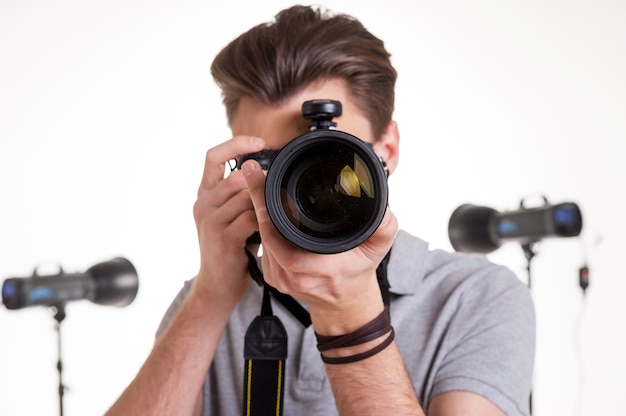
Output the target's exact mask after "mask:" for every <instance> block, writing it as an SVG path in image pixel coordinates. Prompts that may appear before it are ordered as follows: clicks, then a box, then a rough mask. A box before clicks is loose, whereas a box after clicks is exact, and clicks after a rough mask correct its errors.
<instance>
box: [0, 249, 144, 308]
mask: <svg viewBox="0 0 626 416" xmlns="http://www.w3.org/2000/svg"><path fill="white" fill-rule="evenodd" d="M138 285H139V279H138V277H137V271H136V270H135V267H134V266H133V265H132V263H131V262H130V261H128V260H127V259H125V258H123V257H116V258H114V259H112V260H109V261H105V262H102V263H98V264H96V265H94V266H92V267H90V268H89V269H88V270H87V271H85V272H84V273H65V272H63V271H62V270H61V271H60V272H59V273H58V274H53V275H46V276H40V275H38V274H37V271H35V272H34V273H33V275H32V276H29V277H11V278H8V279H6V280H5V281H4V283H3V284H2V303H4V305H5V306H6V307H7V309H22V308H26V307H29V306H38V305H40V306H62V305H64V304H66V303H67V302H70V301H74V300H82V299H86V300H90V301H91V302H93V303H96V304H98V305H107V306H127V305H129V304H130V303H131V302H132V301H133V300H134V299H135V296H136V295H137V289H138Z"/></svg>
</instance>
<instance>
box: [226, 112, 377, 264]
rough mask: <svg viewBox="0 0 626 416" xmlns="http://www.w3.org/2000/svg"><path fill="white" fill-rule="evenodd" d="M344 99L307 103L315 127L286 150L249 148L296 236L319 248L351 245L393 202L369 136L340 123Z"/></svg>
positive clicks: (277, 214) (270, 206)
mask: <svg viewBox="0 0 626 416" xmlns="http://www.w3.org/2000/svg"><path fill="white" fill-rule="evenodd" d="M341 113H342V106H341V103H340V102H339V101H333V100H313V101H306V102H304V103H303V104H302V115H303V117H304V118H307V119H309V120H310V121H309V129H310V131H309V132H307V133H304V134H302V135H300V136H298V137H296V138H294V139H293V140H292V141H290V142H289V143H288V144H287V145H286V146H285V147H283V148H282V149H280V150H274V149H264V150H262V151H260V152H257V153H251V154H246V155H242V156H240V157H239V158H238V159H237V163H236V166H235V169H239V168H240V167H241V165H242V164H243V162H244V161H246V160H248V159H254V160H256V161H258V162H259V164H260V165H261V167H262V168H263V169H264V170H266V171H267V175H266V179H265V203H266V205H267V211H268V214H269V217H270V219H271V220H272V223H273V224H274V226H275V227H276V229H277V230H278V231H279V232H280V233H281V234H282V235H283V236H284V237H285V238H286V239H287V240H289V241H290V242H291V243H292V244H294V245H296V246H298V247H300V248H302V249H304V250H307V251H310V252H314V253H321V254H332V253H340V252H343V251H347V250H351V249H353V248H354V247H357V246H358V245H360V244H362V243H363V242H365V240H367V239H368V238H369V237H370V236H371V235H372V234H373V233H374V231H376V229H377V228H378V226H379V225H380V222H381V221H382V219H383V216H384V215H385V210H386V208H387V204H388V194H389V191H388V184H387V176H388V171H387V168H386V165H385V162H384V161H383V160H382V159H380V158H379V157H378V156H377V155H376V153H374V150H373V147H372V145H371V144H370V143H366V142H364V141H363V140H361V139H359V138H358V137H356V136H353V135H351V134H349V133H346V132H342V131H339V130H336V129H335V127H336V125H337V124H336V123H335V122H333V118H334V117H338V116H340V115H341Z"/></svg>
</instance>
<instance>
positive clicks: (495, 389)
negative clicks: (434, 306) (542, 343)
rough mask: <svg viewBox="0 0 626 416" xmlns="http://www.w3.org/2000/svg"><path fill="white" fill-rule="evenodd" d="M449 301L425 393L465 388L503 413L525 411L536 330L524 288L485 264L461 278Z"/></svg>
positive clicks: (507, 273)
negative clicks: (436, 364) (446, 320)
mask: <svg viewBox="0 0 626 416" xmlns="http://www.w3.org/2000/svg"><path fill="white" fill-rule="evenodd" d="M450 301H451V302H453V303H454V306H453V308H454V312H453V313H452V314H451V316H450V321H449V325H448V328H447V331H446V336H445V338H444V340H443V341H442V343H441V345H440V350H439V351H438V353H439V354H438V355H439V358H440V363H439V370H438V371H437V375H436V376H435V380H434V385H433V390H432V396H431V397H434V396H436V395H437V394H440V393H443V392H447V391H453V390H461V391H469V392H473V393H476V394H479V395H481V396H483V397H485V398H487V399H488V400H490V401H491V402H492V403H494V404H495V405H497V406H498V407H499V408H500V409H502V410H503V411H504V412H505V413H506V414H507V415H510V416H513V415H528V414H529V403H530V391H531V388H532V386H531V384H532V373H533V366H534V354H535V331H536V328H535V325H536V323H535V310H534V304H533V301H532V298H531V294H530V291H529V289H528V288H527V287H526V286H525V285H523V284H522V282H521V281H520V280H519V279H518V278H517V277H516V276H515V275H514V274H513V273H512V272H511V271H510V270H509V269H506V268H504V267H502V266H498V265H491V266H490V267H487V268H486V269H483V270H482V271H481V272H478V273H475V274H474V275H472V276H471V277H470V278H468V279H465V280H464V281H463V283H462V284H461V286H459V287H458V288H457V294H456V295H455V296H453V297H452V298H451V300H450ZM448 306H450V305H448Z"/></svg>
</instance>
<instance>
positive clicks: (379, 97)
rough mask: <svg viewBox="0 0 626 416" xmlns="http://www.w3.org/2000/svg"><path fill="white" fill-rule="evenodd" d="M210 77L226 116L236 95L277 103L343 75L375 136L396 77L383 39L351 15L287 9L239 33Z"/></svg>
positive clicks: (388, 109)
mask: <svg viewBox="0 0 626 416" xmlns="http://www.w3.org/2000/svg"><path fill="white" fill-rule="evenodd" d="M211 74H212V75H213V78H214V79H215V82H216V83H217V85H218V86H219V87H220V88H221V90H222V98H223V102H224V105H225V107H226V114H227V116H228V120H229V121H230V120H232V117H233V114H234V112H235V111H236V110H237V107H238V105H239V101H240V100H241V98H242V97H245V96H247V97H250V98H252V99H254V100H256V101H259V102H261V103H264V104H268V105H277V104H281V103H282V102H284V101H286V100H288V99H289V98H291V97H293V96H294V95H295V94H297V93H299V92H300V91H302V90H303V89H305V88H306V87H308V86H310V85H312V84H313V83H315V82H317V81H321V80H326V79H342V80H344V82H345V83H346V86H347V88H348V90H349V92H350V94H351V96H352V98H353V99H354V102H355V104H356V105H357V106H358V108H359V109H360V110H361V112H362V113H363V114H364V115H365V116H366V117H367V118H368V119H369V121H370V124H371V126H372V133H373V134H374V137H375V138H376V139H378V138H380V136H381V134H382V132H383V130H384V129H385V127H386V126H387V124H388V123H389V121H390V120H391V118H392V114H393V109H394V88H395V82H396V77H397V74H396V71H395V69H394V68H393V66H392V65H391V62H390V54H389V53H388V52H387V50H386V49H385V46H384V43H383V42H382V41H381V40H380V39H378V38H377V37H375V36H374V35H372V34H371V33H370V32H369V31H368V30H367V29H365V27H364V26H363V25H362V24H361V23H360V22H359V21H358V20H357V19H355V18H354V17H352V16H349V15H345V14H337V15H333V14H331V13H330V12H328V11H325V10H322V9H320V8H313V7H306V6H293V7H291V8H288V9H285V10H283V11H281V12H280V13H278V14H277V15H276V17H275V20H274V21H273V22H269V23H263V24H260V25H257V26H255V27H253V28H252V29H250V30H249V31H247V32H245V33H243V34H242V35H240V36H239V37H237V38H236V39H235V40H233V41H232V42H230V43H229V44H228V45H227V46H226V47H225V48H224V49H222V51H221V52H220V53H219V54H218V55H217V56H216V58H215V60H214V61H213V64H212V65H211Z"/></svg>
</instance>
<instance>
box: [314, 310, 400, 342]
mask: <svg viewBox="0 0 626 416" xmlns="http://www.w3.org/2000/svg"><path fill="white" fill-rule="evenodd" d="M390 330H391V318H390V316H389V308H388V307H385V309H384V310H383V311H382V313H381V314H380V315H378V316H377V317H376V318H374V319H373V320H372V321H370V322H368V323H367V324H365V325H364V326H362V327H361V328H359V329H357V330H356V331H353V332H350V333H349V334H344V335H319V334H318V333H317V332H316V333H315V338H316V339H317V349H318V350H319V351H320V352H323V351H327V350H330V349H334V348H344V347H352V346H355V345H360V344H365V343H366V342H368V341H371V340H373V339H376V338H378V337H380V336H382V335H384V334H386V333H388V332H389V331H390Z"/></svg>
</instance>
